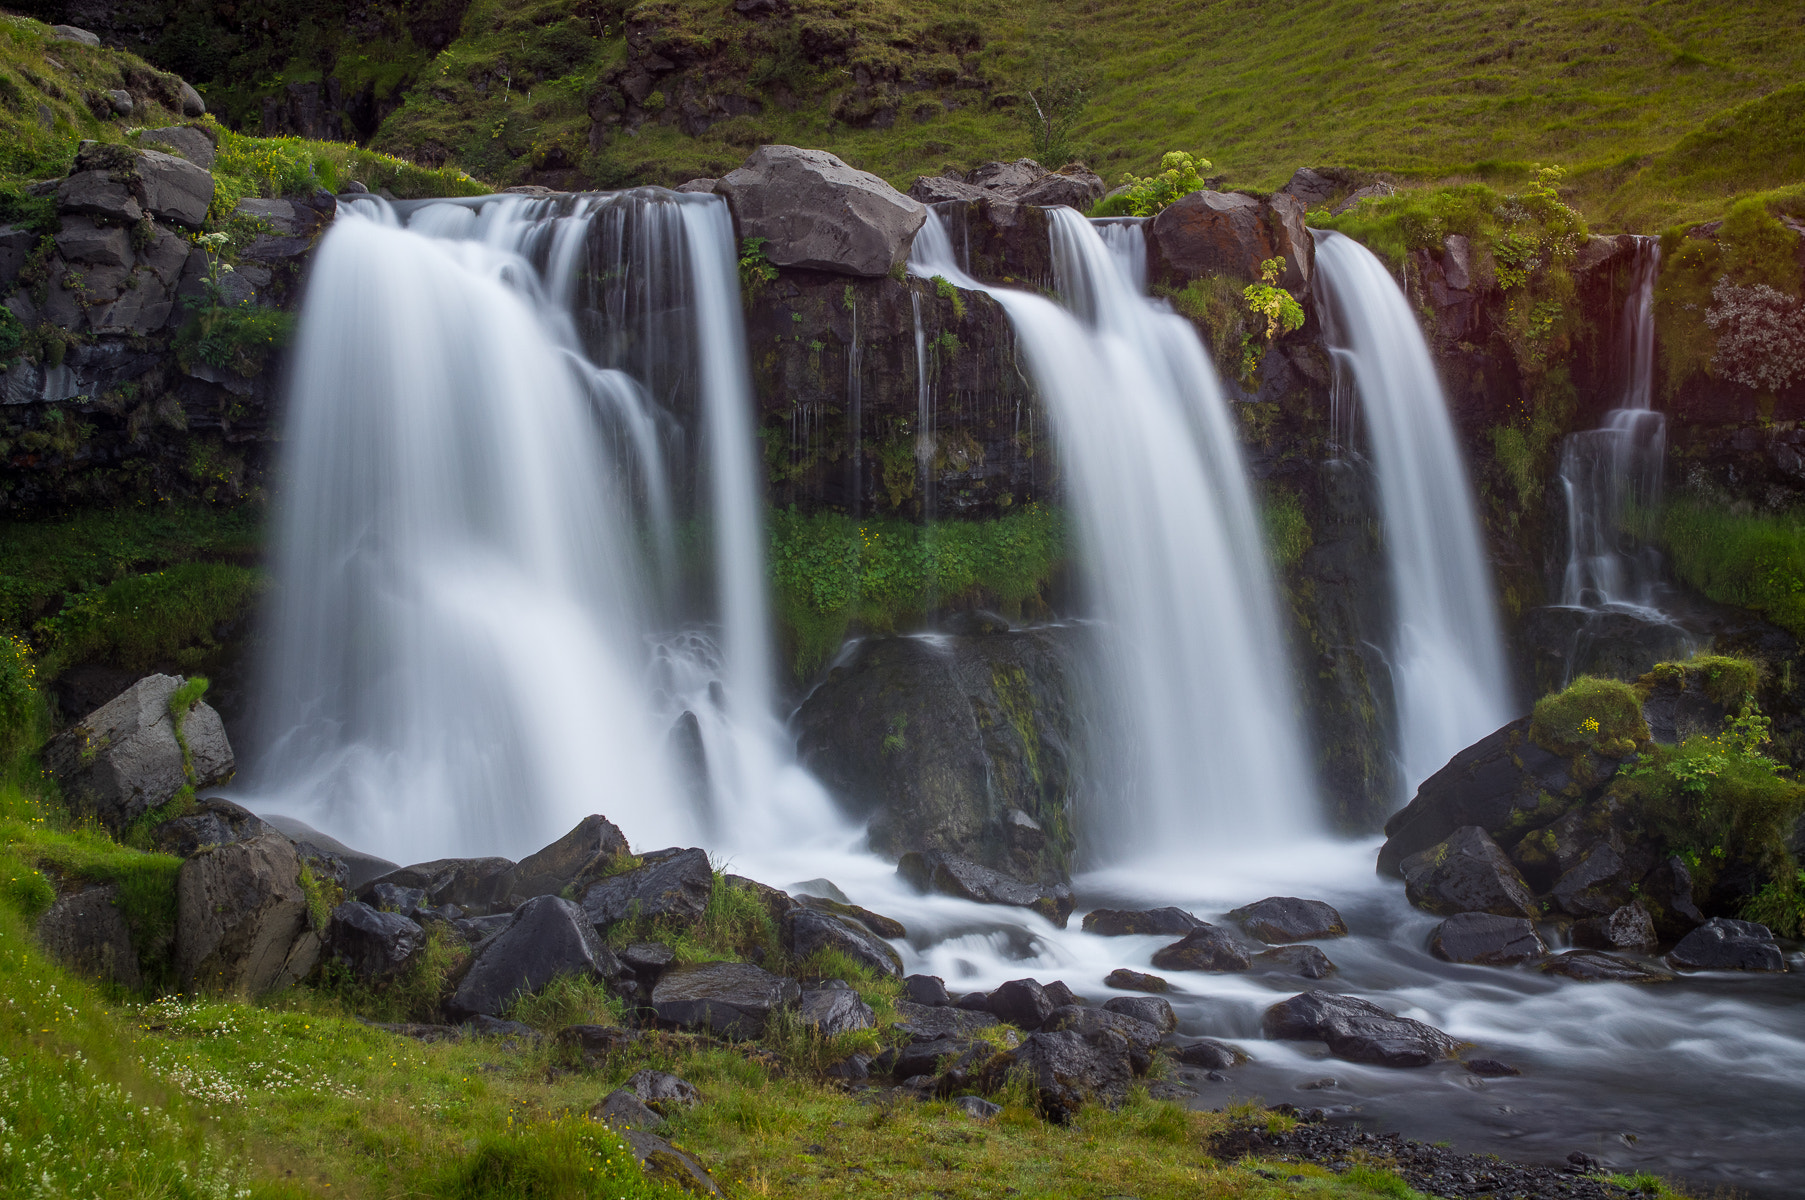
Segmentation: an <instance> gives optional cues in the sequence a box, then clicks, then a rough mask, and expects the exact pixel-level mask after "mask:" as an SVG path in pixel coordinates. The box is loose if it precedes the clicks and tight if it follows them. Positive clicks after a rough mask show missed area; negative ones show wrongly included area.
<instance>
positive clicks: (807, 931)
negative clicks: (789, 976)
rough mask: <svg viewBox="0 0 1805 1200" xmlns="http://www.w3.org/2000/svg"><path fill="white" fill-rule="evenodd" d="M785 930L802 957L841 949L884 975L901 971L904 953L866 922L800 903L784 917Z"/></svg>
mask: <svg viewBox="0 0 1805 1200" xmlns="http://www.w3.org/2000/svg"><path fill="white" fill-rule="evenodd" d="M783 923H784V933H785V935H786V940H788V942H789V944H790V951H791V953H793V954H794V955H795V956H796V958H797V960H798V961H807V960H808V959H809V958H810V957H812V956H813V955H814V954H815V953H816V952H818V951H821V950H838V951H839V952H840V953H842V954H844V955H846V956H847V957H848V958H850V959H852V960H853V961H854V962H856V963H859V964H861V965H863V966H866V967H869V968H871V969H872V970H873V971H876V972H877V973H878V974H880V975H901V974H902V956H901V955H900V954H898V953H897V952H896V948H895V947H894V946H892V945H890V943H889V942H886V941H885V940H884V939H883V938H881V937H879V936H878V935H877V934H876V933H875V932H873V931H872V930H871V929H870V928H869V927H867V926H866V925H865V924H864V922H862V921H859V920H856V919H854V918H852V917H843V916H840V915H838V914H835V913H831V912H825V911H822V910H820V909H815V908H807V907H802V906H798V907H796V908H794V909H791V910H790V912H789V913H788V914H787V915H786V916H785V917H784V922H783Z"/></svg>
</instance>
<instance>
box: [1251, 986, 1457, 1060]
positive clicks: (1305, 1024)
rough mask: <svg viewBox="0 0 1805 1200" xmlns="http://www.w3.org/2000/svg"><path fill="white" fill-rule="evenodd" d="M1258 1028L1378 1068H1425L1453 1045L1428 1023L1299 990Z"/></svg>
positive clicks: (1447, 1055)
mask: <svg viewBox="0 0 1805 1200" xmlns="http://www.w3.org/2000/svg"><path fill="white" fill-rule="evenodd" d="M1261 1025H1262V1027H1263V1028H1264V1030H1265V1033H1266V1036H1267V1037H1269V1038H1273V1039H1275V1040H1282V1041H1312V1042H1325V1043H1327V1045H1328V1047H1329V1052H1330V1053H1331V1054H1333V1055H1335V1056H1336V1057H1337V1058H1345V1059H1347V1060H1348V1061H1350V1062H1363V1063H1374V1064H1376V1065H1378V1066H1382V1067H1426V1066H1428V1065H1429V1064H1430V1063H1434V1062H1440V1061H1441V1060H1443V1059H1447V1058H1453V1057H1454V1051H1455V1045H1456V1044H1455V1041H1454V1039H1453V1038H1451V1037H1449V1036H1448V1035H1447V1034H1445V1033H1443V1032H1442V1031H1441V1030H1439V1029H1437V1028H1435V1027H1434V1026H1432V1025H1425V1024H1423V1023H1422V1022H1421V1021H1413V1020H1411V1019H1410V1018H1409V1017H1400V1016H1398V1015H1397V1014H1396V1013H1391V1012H1387V1011H1386V1010H1384V1009H1382V1008H1380V1007H1379V1006H1378V1005H1377V1004H1374V1003H1372V1002H1371V1001H1370V1000H1362V999H1360V998H1359V997H1357V996H1338V995H1334V994H1331V993H1329V992H1318V991H1309V992H1304V993H1303V994H1301V995H1297V996H1293V997H1291V999H1289V1000H1286V1001H1283V1002H1282V1003H1279V1004H1275V1005H1273V1006H1272V1007H1271V1008H1269V1009H1267V1010H1266V1015H1265V1017H1264V1018H1262V1020H1261Z"/></svg>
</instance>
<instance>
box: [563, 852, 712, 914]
mask: <svg viewBox="0 0 1805 1200" xmlns="http://www.w3.org/2000/svg"><path fill="white" fill-rule="evenodd" d="M713 893H714V868H713V867H711V866H710V865H709V862H708V852H707V851H706V850H699V849H693V850H681V851H678V852H677V853H675V854H672V855H670V856H669V857H666V858H661V859H659V860H658V861H656V862H648V863H647V864H646V865H645V866H643V867H639V868H637V869H636V870H632V871H626V872H624V873H622V874H619V875H611V876H609V877H608V878H606V879H603V880H602V881H601V882H599V883H596V884H593V885H592V886H591V887H590V888H589V890H588V891H586V892H584V893H583V911H584V912H586V913H588V914H589V919H590V921H591V922H593V923H594V924H595V926H596V928H597V929H606V928H607V927H608V926H610V925H612V924H614V923H615V922H616V921H623V920H625V919H626V918H627V917H629V916H636V917H642V918H645V919H648V920H657V919H660V918H669V919H671V920H676V921H686V922H687V921H694V920H696V919H697V918H699V917H700V916H701V915H702V914H703V913H704V912H705V911H707V909H708V898H709V897H710V896H711V895H712V894H713Z"/></svg>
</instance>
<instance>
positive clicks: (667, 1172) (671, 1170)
mask: <svg viewBox="0 0 1805 1200" xmlns="http://www.w3.org/2000/svg"><path fill="white" fill-rule="evenodd" d="M620 1138H621V1141H623V1142H624V1143H626V1146H627V1150H628V1151H629V1152H630V1153H631V1154H632V1155H633V1157H634V1159H636V1160H637V1161H638V1163H639V1168H640V1170H641V1171H643V1172H645V1177H646V1178H647V1179H649V1180H651V1181H652V1182H654V1183H661V1184H665V1185H666V1186H668V1187H673V1188H679V1189H681V1190H682V1191H686V1192H691V1193H693V1194H695V1195H698V1196H719V1195H720V1194H721V1189H720V1187H719V1186H718V1185H717V1184H716V1183H715V1181H714V1178H713V1177H712V1176H711V1175H710V1174H709V1173H708V1168H707V1167H705V1166H703V1165H702V1162H701V1160H700V1159H698V1158H697V1157H696V1156H695V1155H693V1154H691V1153H690V1152H689V1151H687V1150H679V1149H678V1148H677V1147H675V1146H673V1145H671V1144H670V1143H669V1142H667V1141H665V1140H664V1139H663V1138H661V1137H659V1136H658V1135H656V1134H653V1133H647V1132H646V1131H645V1130H643V1129H623V1130H621V1131H620Z"/></svg>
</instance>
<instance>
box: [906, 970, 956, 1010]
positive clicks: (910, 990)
mask: <svg viewBox="0 0 1805 1200" xmlns="http://www.w3.org/2000/svg"><path fill="white" fill-rule="evenodd" d="M903 995H904V996H905V997H907V998H908V999H909V1000H910V1001H912V1002H913V1003H916V1004H925V1005H927V1006H928V1007H929V1008H941V1007H944V1006H946V1005H949V1004H951V1003H952V1002H953V998H952V997H951V996H949V995H947V991H946V983H945V981H944V980H942V979H941V978H940V976H938V975H910V976H908V977H907V978H905V979H904V980H903Z"/></svg>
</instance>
